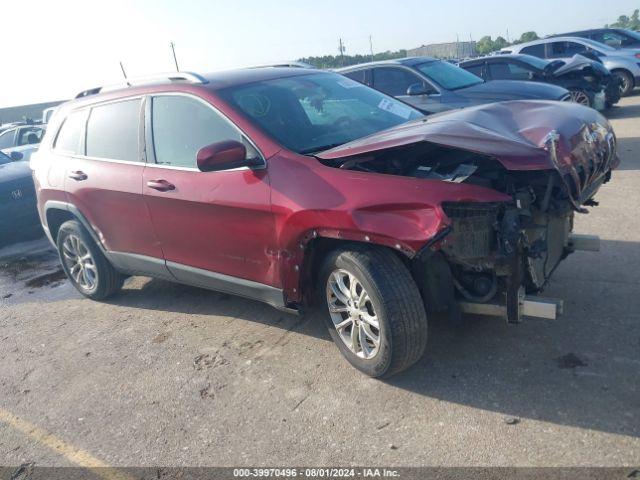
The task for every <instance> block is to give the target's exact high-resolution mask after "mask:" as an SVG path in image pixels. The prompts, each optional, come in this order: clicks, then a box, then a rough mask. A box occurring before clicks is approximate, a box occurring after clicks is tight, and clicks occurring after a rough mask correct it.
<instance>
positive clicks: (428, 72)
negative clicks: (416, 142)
mask: <svg viewBox="0 0 640 480" xmlns="http://www.w3.org/2000/svg"><path fill="white" fill-rule="evenodd" d="M337 71H338V73H341V74H343V75H345V76H346V77H349V78H351V79H352V80H356V81H358V82H360V83H363V84H365V85H368V86H370V87H373V88H375V89H376V90H380V91H381V92H383V93H386V94H387V95H391V96H393V97H396V98H398V99H399V100H402V101H403V102H405V103H408V104H410V105H412V106H413V107H415V108H417V109H419V110H420V111H422V112H424V113H438V112H443V111H446V110H452V109H455V108H463V107H470V106H473V105H481V104H486V103H493V102H500V101H504V100H569V99H570V95H569V92H568V91H567V90H565V89H564V88H561V87H557V86H555V85H545V84H541V83H533V82H513V81H495V82H485V81H484V80H483V79H482V78H480V77H477V76H476V75H474V74H472V73H469V72H467V71H466V70H463V69H462V68H460V67H457V66H455V65H453V64H451V63H449V62H446V61H443V60H438V59H436V58H432V57H413V58H400V59H396V60H386V61H382V62H373V63H365V64H361V65H355V66H352V67H347V68H342V69H339V70H337Z"/></svg>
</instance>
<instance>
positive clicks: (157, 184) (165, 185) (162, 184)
mask: <svg viewBox="0 0 640 480" xmlns="http://www.w3.org/2000/svg"><path fill="white" fill-rule="evenodd" d="M147 187H149V188H153V189H154V190H158V191H160V192H168V191H169V190H175V189H176V186H175V185H174V184H172V183H169V182H167V181H166V180H149V181H148V182H147Z"/></svg>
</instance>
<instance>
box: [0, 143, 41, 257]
mask: <svg viewBox="0 0 640 480" xmlns="http://www.w3.org/2000/svg"><path fill="white" fill-rule="evenodd" d="M40 234H42V228H41V227H40V219H39V217H38V210H37V207H36V191H35V187H34V184H33V178H32V176H31V169H30V168H29V162H28V161H27V160H25V159H24V157H23V155H22V154H21V153H19V152H13V153H12V154H11V156H9V155H6V154H4V153H2V152H0V245H5V244H7V243H10V242H13V241H16V240H22V239H27V238H33V237H35V236H37V235H40Z"/></svg>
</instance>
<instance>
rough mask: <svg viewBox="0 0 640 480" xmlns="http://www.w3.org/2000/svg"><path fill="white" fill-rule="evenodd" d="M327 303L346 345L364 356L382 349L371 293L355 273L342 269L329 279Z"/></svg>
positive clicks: (365, 357) (355, 352) (366, 356)
mask: <svg viewBox="0 0 640 480" xmlns="http://www.w3.org/2000/svg"><path fill="white" fill-rule="evenodd" d="M326 291H327V306H328V307H329V314H330V315H331V320H332V321H333V325H334V327H335V329H336V331H337V332H338V335H339V336H340V339H341V340H342V341H343V342H344V344H345V345H346V346H347V347H348V348H349V350H351V351H352V352H353V353H354V354H356V355H357V356H358V357H360V358H364V359H371V358H373V357H375V356H376V354H377V353H378V351H379V350H380V341H381V335H380V323H379V321H378V316H377V314H376V311H375V309H374V307H373V303H372V301H371V298H370V297H369V294H368V293H367V291H366V290H365V288H364V286H363V285H362V282H360V280H358V279H357V278H356V276H355V275H353V274H352V273H350V272H348V271H346V270H342V269H338V270H334V271H333V272H331V274H330V275H329V278H328V280H327V288H326Z"/></svg>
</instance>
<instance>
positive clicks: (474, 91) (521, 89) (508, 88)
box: [453, 80, 568, 102]
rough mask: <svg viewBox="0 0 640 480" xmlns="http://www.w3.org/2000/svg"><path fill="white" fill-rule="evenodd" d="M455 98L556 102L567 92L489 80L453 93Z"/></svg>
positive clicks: (509, 81) (560, 89)
mask: <svg viewBox="0 0 640 480" xmlns="http://www.w3.org/2000/svg"><path fill="white" fill-rule="evenodd" d="M453 92H454V93H455V94H456V95H457V96H459V97H462V98H466V99H469V100H476V101H494V102H500V101H505V100H558V99H560V98H562V97H563V96H564V95H566V94H567V93H568V92H567V91H566V90H565V89H564V88H562V87H558V86H557V85H549V84H547V83H540V82H524V81H519V80H491V81H490V82H484V83H479V84H477V85H473V86H471V87H467V88H462V89H459V90H454V91H453Z"/></svg>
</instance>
